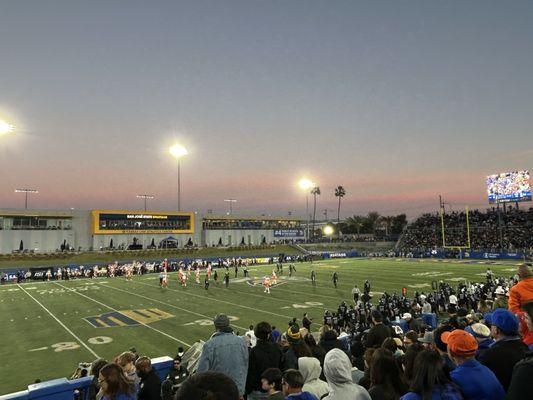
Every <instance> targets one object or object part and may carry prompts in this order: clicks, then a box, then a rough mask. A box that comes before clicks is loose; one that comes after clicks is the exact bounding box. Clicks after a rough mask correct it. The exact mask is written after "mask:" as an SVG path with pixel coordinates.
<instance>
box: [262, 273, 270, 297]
mask: <svg viewBox="0 0 533 400" xmlns="http://www.w3.org/2000/svg"><path fill="white" fill-rule="evenodd" d="M263 287H264V288H265V293H268V294H270V278H269V277H268V276H266V277H265V278H264V279H263Z"/></svg>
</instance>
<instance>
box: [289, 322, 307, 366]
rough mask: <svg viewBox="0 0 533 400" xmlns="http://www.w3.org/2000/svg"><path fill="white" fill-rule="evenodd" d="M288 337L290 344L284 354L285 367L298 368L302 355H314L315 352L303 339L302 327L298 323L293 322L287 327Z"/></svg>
mask: <svg viewBox="0 0 533 400" xmlns="http://www.w3.org/2000/svg"><path fill="white" fill-rule="evenodd" d="M286 337H287V342H288V344H289V346H288V347H287V349H286V351H285V354H284V368H283V369H284V370H285V369H298V359H299V358H300V357H312V356H313V353H312V352H311V349H310V348H309V346H307V344H306V343H305V341H304V340H303V339H302V334H301V333H300V327H299V326H298V324H297V323H295V322H293V323H291V325H290V326H289V329H287V333H286Z"/></svg>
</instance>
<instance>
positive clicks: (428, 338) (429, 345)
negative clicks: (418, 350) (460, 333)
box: [418, 331, 435, 350]
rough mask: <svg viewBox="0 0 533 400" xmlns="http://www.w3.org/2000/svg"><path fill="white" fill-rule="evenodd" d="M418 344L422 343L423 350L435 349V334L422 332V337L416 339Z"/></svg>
mask: <svg viewBox="0 0 533 400" xmlns="http://www.w3.org/2000/svg"><path fill="white" fill-rule="evenodd" d="M418 342H420V343H422V345H423V346H424V349H432V350H434V349H435V334H434V333H433V332H430V331H427V332H424V336H423V337H421V338H418Z"/></svg>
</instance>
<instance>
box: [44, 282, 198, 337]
mask: <svg viewBox="0 0 533 400" xmlns="http://www.w3.org/2000/svg"><path fill="white" fill-rule="evenodd" d="M54 283H55V284H56V285H58V286H60V287H62V288H63V289H67V290H68V291H69V292H72V293H75V294H77V295H78V296H82V297H85V298H86V299H88V300H91V301H92V302H95V303H97V304H100V305H101V306H103V307H105V308H108V309H110V310H113V311H115V312H120V311H119V310H117V309H116V308H113V307H111V306H108V305H107V304H105V303H102V302H101V301H98V300H95V299H93V298H91V297H89V296H86V295H85V294H83V293H80V292H78V291H76V290H74V289H70V288H68V287H66V286H63V285H61V284H60V283H57V282H54ZM105 287H107V286H105ZM128 293H129V292H128ZM137 322H139V324H140V325H142V326H144V327H146V328H148V329H151V330H153V331H154V332H157V333H159V334H161V335H163V336H166V337H167V338H169V339H172V340H174V341H176V342H178V343H181V344H184V345H185V346H188V347H191V345H190V344H189V343H187V342H184V341H182V340H180V339H178V338H175V337H174V336H172V335H169V334H168V333H165V332H163V331H160V330H159V329H157V328H154V327H153V326H150V325H148V324H145V323H144V322H140V321H137Z"/></svg>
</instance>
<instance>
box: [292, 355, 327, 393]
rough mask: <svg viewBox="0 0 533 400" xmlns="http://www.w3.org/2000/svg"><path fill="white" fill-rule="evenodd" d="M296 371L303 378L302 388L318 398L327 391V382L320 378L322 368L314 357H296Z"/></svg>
mask: <svg viewBox="0 0 533 400" xmlns="http://www.w3.org/2000/svg"><path fill="white" fill-rule="evenodd" d="M298 371H300V373H301V374H302V376H303V378H304V385H303V388H302V390H303V391H305V392H309V393H312V394H314V395H315V396H316V398H318V399H320V398H321V397H322V396H324V395H325V394H327V393H328V392H329V388H328V384H327V383H326V382H324V381H323V380H321V379H320V374H321V373H322V368H321V367H320V361H318V360H317V359H316V358H314V357H300V358H299V359H298Z"/></svg>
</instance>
